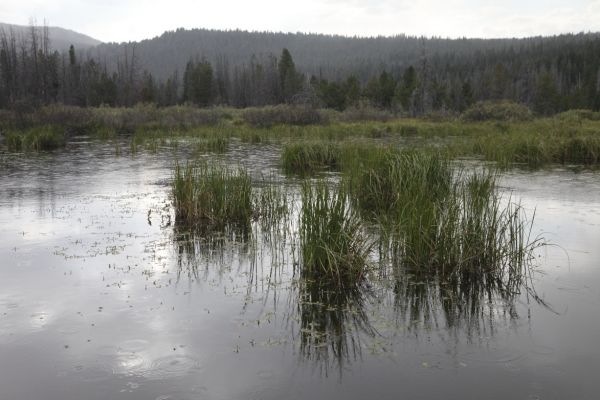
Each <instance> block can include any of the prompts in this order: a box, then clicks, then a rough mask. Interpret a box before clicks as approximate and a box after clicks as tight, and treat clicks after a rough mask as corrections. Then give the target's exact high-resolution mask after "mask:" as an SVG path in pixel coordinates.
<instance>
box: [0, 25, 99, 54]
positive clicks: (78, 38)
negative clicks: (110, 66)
mask: <svg viewBox="0 0 600 400" xmlns="http://www.w3.org/2000/svg"><path fill="white" fill-rule="evenodd" d="M47 29H48V36H49V39H50V47H51V48H52V50H57V51H60V52H63V51H68V50H69V46H71V45H73V46H75V47H76V48H78V49H81V50H83V49H88V48H90V47H94V46H97V45H99V44H100V43H102V42H101V41H99V40H96V39H94V38H92V37H89V36H87V35H84V34H82V33H79V32H75V31H72V30H69V29H64V28H60V27H58V26H49V27H47ZM0 31H5V32H6V33H7V34H10V32H11V31H12V32H13V33H14V34H15V35H16V36H22V37H26V38H29V37H31V27H30V26H24V25H13V24H4V23H2V22H0Z"/></svg>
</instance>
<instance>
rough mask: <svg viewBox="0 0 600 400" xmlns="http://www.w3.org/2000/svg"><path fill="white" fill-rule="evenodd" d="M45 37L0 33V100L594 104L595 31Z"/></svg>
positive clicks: (599, 65)
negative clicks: (57, 40) (498, 35)
mask: <svg viewBox="0 0 600 400" xmlns="http://www.w3.org/2000/svg"><path fill="white" fill-rule="evenodd" d="M36 32H37V33H36ZM46 35H47V32H45V31H44V30H43V29H39V30H37V31H34V30H30V31H29V35H28V36H22V35H20V36H18V37H15V36H13V35H11V34H9V33H7V32H6V31H5V32H4V33H3V34H1V35H0V51H1V53H0V107H9V106H10V105H11V104H14V103H15V102H19V101H20V102H25V103H31V104H43V103H48V102H62V103H66V104H74V105H81V106H97V105H100V104H107V105H113V106H114V105H125V106H128V105H133V104H135V103H137V102H150V103H157V104H158V105H171V104H176V103H181V102H188V103H193V104H197V105H199V106H205V107H206V106H213V105H229V106H234V107H247V106H262V105H268V104H278V103H302V104H310V105H311V106H320V107H329V108H335V109H340V110H341V109H344V108H347V107H350V106H357V105H364V104H369V105H371V106H375V107H379V108H384V109H388V110H391V111H394V112H400V113H404V114H410V115H421V114H426V113H431V112H445V113H451V112H460V111H462V110H464V109H465V108H467V107H469V106H470V105H471V104H472V103H474V102H476V101H480V100H500V99H508V100H512V101H515V102H519V103H523V104H526V105H528V106H529V107H531V108H532V109H534V111H536V112H537V113H539V114H552V113H555V112H558V111H562V110H565V109H571V108H591V109H596V110H597V109H599V108H600V35H599V34H595V33H590V34H578V35H571V34H569V35H560V36H554V37H535V38H528V39H494V40H481V39H440V38H428V39H427V38H416V37H407V36H396V37H376V38H360V37H354V38H349V37H342V36H328V35H314V34H301V33H298V34H291V33H270V32H245V31H215V30H203V29H195V30H184V29H179V30H176V31H172V32H166V33H164V34H163V35H161V36H159V37H156V38H154V39H150V40H144V41H142V42H138V43H121V44H115V43H112V44H100V45H98V46H95V47H93V48H90V49H87V50H86V49H80V48H78V47H77V46H76V45H74V46H73V47H72V48H71V49H70V50H69V51H65V52H61V53H58V52H55V51H52V49H51V48H50V49H48V48H46V47H47V46H45V45H44V43H45V41H46V40H48V39H51V38H48V37H46Z"/></svg>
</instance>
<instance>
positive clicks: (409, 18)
mask: <svg viewBox="0 0 600 400" xmlns="http://www.w3.org/2000/svg"><path fill="white" fill-rule="evenodd" d="M32 19H34V20H35V21H37V23H38V24H42V23H43V22H44V20H46V21H47V24H48V25H50V26H60V27H63V28H67V29H72V30H75V31H77V32H81V33H85V34H87V35H90V36H92V37H94V38H96V39H99V40H102V41H105V42H122V41H133V40H142V39H150V38H152V37H155V36H158V35H160V34H161V33H163V32H164V31H167V30H174V29H177V28H180V27H183V28H212V29H244V30H259V31H283V32H311V33H328V34H340V35H347V36H354V35H357V36H377V35H386V36H389V35H397V34H403V33H404V34H408V35H417V36H421V35H424V36H441V37H451V38H456V37H480V38H497V37H526V36H537V35H554V34H559V33H569V32H574V33H576V32H582V31H583V32H589V31H600V0H568V1H565V0H503V1H497V0H395V1H394V0H320V1H317V0H295V1H286V0H213V1H203V0H198V1H194V0H168V1H165V0H18V1H15V0H0V22H6V23H12V24H20V25H27V24H29V21H30V20H32Z"/></svg>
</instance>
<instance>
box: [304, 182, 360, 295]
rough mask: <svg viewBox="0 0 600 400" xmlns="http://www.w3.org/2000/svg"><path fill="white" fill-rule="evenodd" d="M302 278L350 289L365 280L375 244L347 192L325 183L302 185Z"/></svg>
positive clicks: (306, 183)
mask: <svg viewBox="0 0 600 400" xmlns="http://www.w3.org/2000/svg"><path fill="white" fill-rule="evenodd" d="M299 230H300V254H301V261H300V276H301V277H302V278H303V279H306V280H311V281H319V282H321V283H322V284H324V285H330V286H332V287H335V288H339V289H342V288H346V289H351V288H354V287H356V286H357V285H358V284H359V283H360V282H361V281H362V280H363V278H364V277H365V274H366V269H367V263H368V256H369V253H370V250H371V247H372V242H371V241H370V240H369V237H368V236H367V235H366V234H365V233H364V230H363V226H362V221H361V219H360V216H359V215H358V214H357V213H356V212H355V211H354V209H353V208H352V207H351V206H350V200H349V197H348V195H347V193H346V192H345V191H344V190H343V188H341V187H340V186H338V187H335V188H333V187H330V185H328V184H327V183H326V182H323V181H318V182H316V183H311V182H310V181H306V182H305V183H304V184H303V185H302V207H301V210H300V224H299Z"/></svg>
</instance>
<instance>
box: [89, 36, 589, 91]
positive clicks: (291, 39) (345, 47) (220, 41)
mask: <svg viewBox="0 0 600 400" xmlns="http://www.w3.org/2000/svg"><path fill="white" fill-rule="evenodd" d="M586 38H587V39H589V40H596V39H597V38H598V34H577V35H571V34H568V35H559V36H551V37H532V38H525V39H466V38H465V39H443V38H419V37H411V36H405V35H398V36H392V37H383V36H380V37H367V38H365V37H346V36H338V35H322V34H305V33H277V32H248V31H241V30H229V31H223V30H209V29H183V28H180V29H177V30H175V31H168V32H165V33H163V34H162V35H160V36H157V37H155V38H153V39H147V40H143V41H141V42H136V43H120V44H118V43H105V44H101V45H99V46H96V47H95V48H93V49H90V50H89V52H88V54H89V55H90V56H92V57H94V58H95V59H97V60H102V61H103V62H107V63H108V64H109V68H116V64H117V60H120V59H122V58H123V57H124V55H125V54H128V56H131V54H132V53H133V52H135V59H136V63H137V66H138V67H139V68H141V69H145V70H147V71H149V72H150V73H152V74H153V75H154V76H155V77H157V78H158V79H159V80H165V79H166V78H167V77H168V76H169V75H171V74H172V73H173V72H174V71H175V70H177V71H179V73H180V74H181V73H182V72H183V70H184V69H185V65H186V63H187V62H188V61H189V59H190V58H192V57H199V58H206V59H207V60H208V61H210V62H212V63H213V65H214V64H215V63H216V62H217V60H219V61H218V62H221V63H222V62H225V63H226V65H228V66H229V67H230V68H232V67H235V66H239V65H242V64H248V63H249V62H250V60H251V57H252V56H253V55H255V56H257V57H258V59H259V60H260V58H261V57H262V58H264V57H265V56H267V55H269V54H273V55H275V56H279V55H280V54H281V51H282V49H283V48H287V49H289V51H290V52H291V54H292V56H293V58H294V61H295V63H296V67H297V68H298V69H299V70H300V71H302V72H304V73H308V74H314V75H317V76H322V77H324V78H328V79H338V78H343V77H345V76H348V75H349V74H354V75H356V76H357V77H359V79H361V80H365V79H368V78H369V77H371V76H373V75H374V74H377V73H379V72H381V70H383V69H386V70H387V71H390V72H392V73H394V72H400V71H403V70H404V69H406V68H407V67H408V66H409V65H414V66H415V67H416V66H418V65H419V64H420V63H422V61H423V59H424V58H427V59H428V60H429V62H436V59H437V60H438V61H441V62H443V63H449V64H456V63H459V64H460V63H462V62H467V63H468V62H471V61H472V60H471V57H474V56H477V55H478V54H482V53H486V54H490V53H502V54H503V55H508V54H523V53H527V52H530V51H531V50H533V49H536V50H541V49H543V50H544V51H546V50H556V49H558V48H560V49H563V50H566V49H568V48H569V47H570V46H571V45H572V44H573V43H577V42H581V41H582V40H586ZM134 47H135V49H134ZM505 61H510V59H505ZM111 64H112V65H111ZM438 67H439V65H438Z"/></svg>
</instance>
